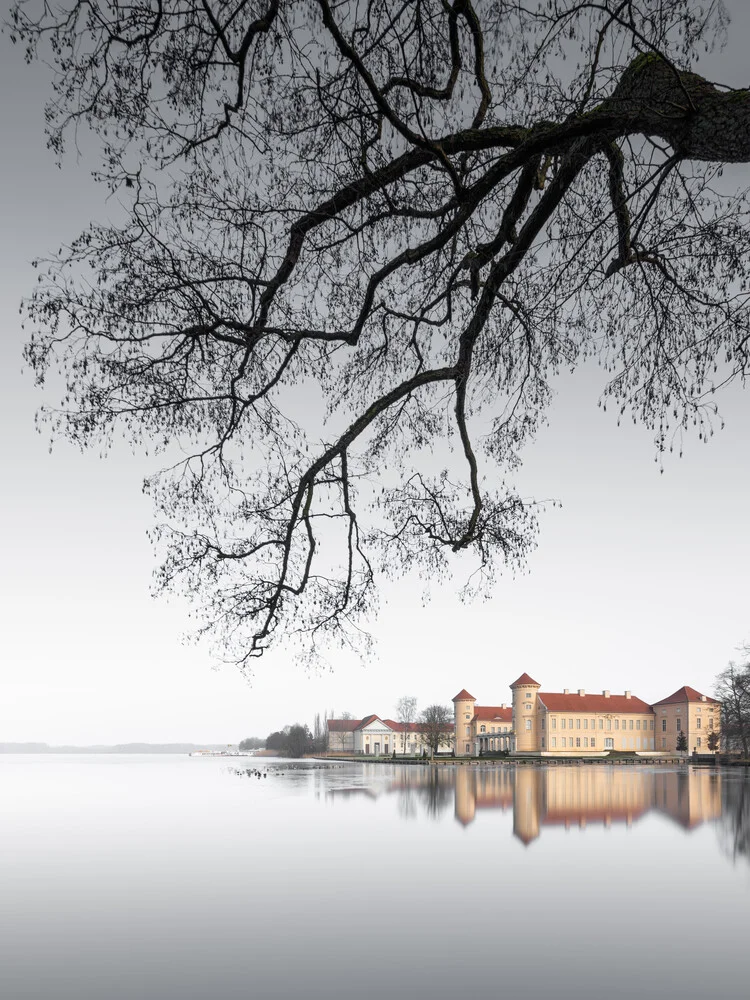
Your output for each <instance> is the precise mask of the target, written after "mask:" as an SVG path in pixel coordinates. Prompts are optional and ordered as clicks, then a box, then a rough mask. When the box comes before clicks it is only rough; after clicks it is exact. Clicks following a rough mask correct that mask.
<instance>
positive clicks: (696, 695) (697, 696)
mask: <svg viewBox="0 0 750 1000" xmlns="http://www.w3.org/2000/svg"><path fill="white" fill-rule="evenodd" d="M704 697H705V699H706V701H710V702H711V704H712V705H718V704H719V703H718V701H717V700H716V699H715V698H709V696H708V695H705V696H704V695H702V694H701V693H700V691H696V690H695V688H691V687H688V686H687V684H686V685H685V686H684V687H681V688H680V689H679V691H675V693H674V694H670V696H669V697H668V698H662V700H661V701H656V702H654V705H672V704H674V703H675V702H685V701H703V698H704Z"/></svg>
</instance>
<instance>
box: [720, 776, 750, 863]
mask: <svg viewBox="0 0 750 1000" xmlns="http://www.w3.org/2000/svg"><path fill="white" fill-rule="evenodd" d="M719 837H720V840H721V843H722V846H723V847H724V849H725V850H726V852H727V853H728V854H729V855H730V856H731V857H732V859H733V860H735V861H736V860H737V859H738V858H744V859H745V860H746V861H750V783H749V782H748V780H747V778H746V777H745V775H744V773H743V774H742V775H741V776H740V775H739V774H737V773H735V774H731V775H726V776H725V778H724V781H723V782H722V810H721V821H720V824H719Z"/></svg>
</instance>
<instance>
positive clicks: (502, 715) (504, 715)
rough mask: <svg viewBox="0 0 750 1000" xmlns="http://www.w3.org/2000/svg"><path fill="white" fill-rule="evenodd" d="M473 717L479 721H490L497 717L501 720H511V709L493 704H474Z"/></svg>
mask: <svg viewBox="0 0 750 1000" xmlns="http://www.w3.org/2000/svg"><path fill="white" fill-rule="evenodd" d="M474 719H478V720H479V721H480V722H490V721H492V720H493V719H499V720H500V721H501V722H512V721H513V709H512V708H498V707H497V706H494V705H475V706H474Z"/></svg>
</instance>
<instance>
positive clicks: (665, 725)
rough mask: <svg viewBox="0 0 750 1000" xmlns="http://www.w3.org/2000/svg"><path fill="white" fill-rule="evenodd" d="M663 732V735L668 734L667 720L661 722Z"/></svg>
mask: <svg viewBox="0 0 750 1000" xmlns="http://www.w3.org/2000/svg"><path fill="white" fill-rule="evenodd" d="M661 731H662V732H663V733H666V731H667V720H666V719H662V720H661Z"/></svg>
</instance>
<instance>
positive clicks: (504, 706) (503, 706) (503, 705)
mask: <svg viewBox="0 0 750 1000" xmlns="http://www.w3.org/2000/svg"><path fill="white" fill-rule="evenodd" d="M507 707H508V706H507V705H506V704H505V702H503V703H502V705H501V706H500V708H507Z"/></svg>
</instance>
